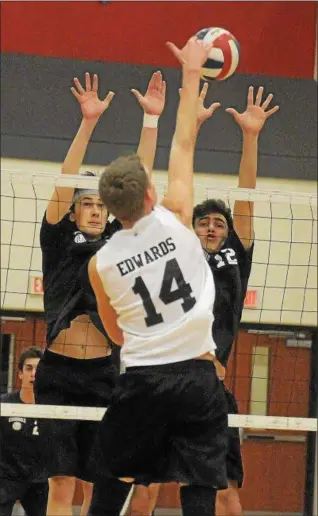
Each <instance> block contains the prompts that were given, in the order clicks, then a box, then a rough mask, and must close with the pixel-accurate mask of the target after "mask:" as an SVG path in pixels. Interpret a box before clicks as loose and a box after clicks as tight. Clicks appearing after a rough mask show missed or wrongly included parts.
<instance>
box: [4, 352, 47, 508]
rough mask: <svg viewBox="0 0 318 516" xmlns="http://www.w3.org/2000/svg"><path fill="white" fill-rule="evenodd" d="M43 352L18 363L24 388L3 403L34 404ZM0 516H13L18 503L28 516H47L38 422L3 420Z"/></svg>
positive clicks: (23, 356) (25, 355)
mask: <svg viewBox="0 0 318 516" xmlns="http://www.w3.org/2000/svg"><path fill="white" fill-rule="evenodd" d="M41 357H42V351H41V350H40V349H38V348H35V347H30V348H28V349H26V350H25V351H23V353H21V355H20V357H19V360H18V369H19V378H20V380H21V388H20V390H19V391H16V392H10V393H8V394H2V395H1V397H0V401H1V403H34V393H33V384H34V378H35V372H36V368H37V366H38V363H39V361H40V358H41ZM0 435H1V460H0V514H1V516H11V514H12V509H13V506H14V504H15V503H16V501H17V500H19V501H20V503H21V505H22V507H23V509H24V510H25V513H26V516H45V514H46V504H47V496H48V480H47V474H46V471H45V468H44V463H43V454H42V452H43V440H42V439H41V436H40V435H39V431H38V424H37V421H36V420H34V419H32V418H26V417H18V416H11V417H0Z"/></svg>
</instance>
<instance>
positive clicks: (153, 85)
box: [131, 72, 166, 116]
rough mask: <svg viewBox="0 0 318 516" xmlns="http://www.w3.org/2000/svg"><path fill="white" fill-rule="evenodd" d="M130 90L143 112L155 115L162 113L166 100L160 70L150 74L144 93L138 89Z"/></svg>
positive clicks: (164, 85)
mask: <svg viewBox="0 0 318 516" xmlns="http://www.w3.org/2000/svg"><path fill="white" fill-rule="evenodd" d="M131 91H132V93H133V94H134V95H135V97H136V99H137V100H138V102H139V104H140V106H141V107H142V109H143V110H144V112H145V113H147V114H148V115H157V116H160V115H161V114H162V112H163V109H164V107H165V100H166V82H165V81H163V80H162V74H161V72H155V73H154V74H153V75H152V77H151V79H150V81H149V84H148V88H147V91H146V93H145V95H142V94H141V93H140V92H139V91H138V90H134V89H133V90H131Z"/></svg>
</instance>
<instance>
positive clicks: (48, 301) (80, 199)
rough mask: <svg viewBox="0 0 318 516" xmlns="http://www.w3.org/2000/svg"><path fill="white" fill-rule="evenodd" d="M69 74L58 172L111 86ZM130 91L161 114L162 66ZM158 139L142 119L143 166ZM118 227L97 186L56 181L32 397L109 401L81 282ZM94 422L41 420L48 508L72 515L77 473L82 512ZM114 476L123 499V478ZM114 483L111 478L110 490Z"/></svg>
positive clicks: (93, 314)
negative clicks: (70, 120)
mask: <svg viewBox="0 0 318 516" xmlns="http://www.w3.org/2000/svg"><path fill="white" fill-rule="evenodd" d="M74 82H75V86H76V88H72V92H73V94H74V96H75V97H76V99H77V100H78V102H79V104H80V106H81V111H82V115H83V119H82V122H81V125H80V128H79V130H78V133H77V135H76V136H75V138H74V141H73V143H72V145H71V147H70V149H69V151H68V154H67V156H66V158H65V161H64V163H63V167H62V173H64V174H77V173H78V171H79V169H80V166H81V165H82V161H83V158H84V155H85V152H86V148H87V145H88V142H89V140H90V137H91V135H92V133H93V130H94V128H95V126H96V124H97V122H98V120H99V118H100V117H101V115H102V114H103V113H104V111H105V110H107V108H108V106H109V104H110V102H111V100H112V98H113V95H114V94H113V93H112V92H110V93H109V94H108V95H107V97H106V98H105V100H100V99H99V98H98V77H97V75H94V77H93V81H91V78H90V75H89V74H88V73H87V74H86V76H85V89H84V88H83V87H82V85H81V84H80V82H79V81H78V79H76V78H75V79H74ZM134 93H135V95H136V96H137V99H138V101H139V103H140V105H141V106H142V108H143V109H144V112H145V113H146V114H151V110H153V112H152V114H153V115H155V116H157V118H158V117H159V116H160V114H161V112H162V110H163V107H164V100H165V84H164V81H162V76H161V73H160V72H156V73H155V74H153V76H152V78H151V81H150V83H149V86H148V90H147V92H146V94H145V96H142V95H140V94H139V93H138V92H136V91H134ZM156 140H157V128H156V127H149V126H147V124H146V125H145V124H144V127H143V129H142V132H141V138H140V144H139V148H138V154H139V156H140V159H142V160H143V162H144V163H146V166H148V167H149V168H152V166H153V159H154V153H155V148H156ZM89 175H92V173H89ZM120 227H121V226H120V224H119V223H118V222H117V221H116V220H114V221H113V222H112V223H111V224H110V223H109V221H108V211H107V207H106V206H105V205H104V204H103V203H102V202H101V200H100V197H99V194H98V192H97V190H96V189H94V188H92V189H90V188H78V189H75V190H74V189H70V188H65V187H64V188H61V187H58V188H56V189H55V191H54V194H53V197H52V199H51V200H50V202H49V204H48V206H47V209H46V212H45V215H44V217H43V221H42V226H41V232H40V243H41V249H42V257H43V260H42V264H43V282H44V310H45V318H46V323H47V337H46V340H47V349H46V350H45V352H44V357H43V359H42V360H41V362H40V364H39V368H38V371H37V375H36V382H35V396H36V402H37V403H40V404H52V405H77V406H83V405H84V406H97V407H98V406H101V407H105V406H107V404H108V402H109V399H110V397H111V394H112V391H113V388H114V386H115V383H116V380H117V376H118V374H119V367H118V360H114V350H115V348H114V346H113V344H112V342H111V341H110V339H109V338H108V336H107V334H106V333H105V331H104V328H103V325H102V323H101V321H100V319H99V316H98V314H97V306H96V300H95V296H94V294H93V291H92V290H91V289H89V288H88V287H87V284H88V281H87V284H86V283H85V281H83V273H84V271H85V264H87V262H88V260H89V259H90V258H91V257H92V256H93V255H94V254H95V253H96V251H97V250H98V249H99V248H100V247H102V246H103V245H105V243H106V242H107V239H108V238H109V237H110V235H111V234H112V233H113V232H115V231H117V230H118V229H120ZM115 358H116V357H115ZM117 358H118V356H117ZM115 362H116V363H115ZM97 424H98V423H95V422H85V421H71V420H48V421H46V420H41V422H40V426H41V431H42V432H43V436H44V439H45V442H46V450H47V452H48V457H47V464H48V469H49V477H50V480H49V498H48V508H47V513H48V515H49V516H71V515H72V501H73V495H74V490H75V479H76V478H79V479H81V480H82V481H85V482H86V484H85V492H86V493H87V499H86V500H84V506H83V507H82V512H81V515H83V516H84V514H86V513H87V510H88V506H89V503H90V494H91V491H92V481H93V480H94V471H93V470H92V468H91V466H92V465H91V463H90V451H91V443H92V442H93V439H94V432H95V429H96V426H97ZM118 484H119V485H120V488H121V493H118V497H119V498H120V499H121V498H122V497H124V499H123V501H122V504H123V503H124V500H125V498H126V494H127V486H125V485H122V484H121V483H118ZM89 486H90V493H89V489H88V487H89ZM115 488H116V486H114V485H112V492H114V489H115ZM105 489H106V488H105ZM122 493H124V494H122ZM119 498H118V499H119ZM114 503H115V501H114ZM118 503H119V502H118Z"/></svg>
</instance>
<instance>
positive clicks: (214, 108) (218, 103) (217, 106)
mask: <svg viewBox="0 0 318 516" xmlns="http://www.w3.org/2000/svg"><path fill="white" fill-rule="evenodd" d="M219 107H221V104H220V102H213V104H211V106H210V107H209V110H210V111H211V114H213V113H214V111H215V110H216V109H218V108H219Z"/></svg>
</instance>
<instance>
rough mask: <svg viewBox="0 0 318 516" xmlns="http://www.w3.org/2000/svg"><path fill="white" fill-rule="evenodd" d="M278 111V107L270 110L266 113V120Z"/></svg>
mask: <svg viewBox="0 0 318 516" xmlns="http://www.w3.org/2000/svg"><path fill="white" fill-rule="evenodd" d="M278 110H279V106H275V107H273V108H272V109H270V110H269V111H266V118H269V117H270V116H272V115H273V114H274V113H276V111H278Z"/></svg>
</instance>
